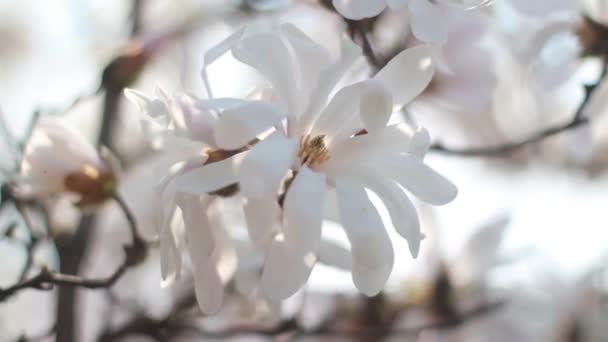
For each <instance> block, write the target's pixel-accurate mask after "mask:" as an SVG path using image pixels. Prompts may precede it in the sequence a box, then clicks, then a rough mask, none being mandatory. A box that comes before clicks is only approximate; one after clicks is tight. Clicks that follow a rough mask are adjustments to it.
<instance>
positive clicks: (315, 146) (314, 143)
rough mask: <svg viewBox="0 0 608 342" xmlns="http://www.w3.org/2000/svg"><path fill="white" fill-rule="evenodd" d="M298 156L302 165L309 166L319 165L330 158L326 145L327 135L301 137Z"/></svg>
mask: <svg viewBox="0 0 608 342" xmlns="http://www.w3.org/2000/svg"><path fill="white" fill-rule="evenodd" d="M298 158H299V159H300V162H301V163H302V165H308V166H309V167H311V168H312V167H314V166H318V165H319V164H321V163H323V162H324V161H326V160H328V159H329V150H328V149H327V145H325V135H323V134H322V135H317V136H314V137H312V136H310V135H305V136H303V137H301V138H300V150H299V151H298Z"/></svg>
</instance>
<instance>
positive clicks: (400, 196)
mask: <svg viewBox="0 0 608 342" xmlns="http://www.w3.org/2000/svg"><path fill="white" fill-rule="evenodd" d="M361 181H362V183H363V185H364V186H365V187H366V188H368V189H370V190H371V191H373V192H374V193H376V195H378V197H380V199H381V200H382V203H383V204H384V206H385V207H386V209H387V210H388V213H389V215H390V218H391V222H392V223H393V226H394V227H395V230H397V233H399V235H401V236H402V237H403V238H404V239H406V240H407V242H408V245H409V247H410V253H411V254H412V257H414V258H416V257H417V256H418V252H419V251H420V241H422V238H423V235H422V233H421V232H420V221H419V220H418V213H417V212H416V208H415V207H414V205H413V204H412V201H411V200H410V199H409V198H408V197H407V195H406V194H405V192H404V191H403V189H402V188H401V186H399V184H397V183H396V182H395V181H394V180H392V179H388V178H386V177H382V175H381V174H379V173H377V172H374V171H371V172H369V173H368V174H366V175H365V176H364V177H362V178H361Z"/></svg>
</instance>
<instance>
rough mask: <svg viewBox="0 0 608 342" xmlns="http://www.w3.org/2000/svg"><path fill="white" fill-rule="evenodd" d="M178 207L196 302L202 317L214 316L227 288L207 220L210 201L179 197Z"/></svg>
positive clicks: (192, 197) (184, 196)
mask: <svg viewBox="0 0 608 342" xmlns="http://www.w3.org/2000/svg"><path fill="white" fill-rule="evenodd" d="M177 203H178V205H179V206H180V208H181V210H182V215H183V218H184V225H185V228H186V245H187V248H188V253H189V255H190V260H191V261H192V271H193V276H194V290H195V294H196V300H197V302H198V304H199V306H200V308H201V310H202V311H203V313H207V314H211V313H215V312H217V311H219V309H220V307H221V305H222V300H223V296H224V288H223V285H222V280H221V279H220V276H219V273H218V272H217V268H216V266H215V262H214V260H213V258H212V254H213V250H214V249H215V240H214V237H213V233H212V232H211V227H210V223H209V219H208V216H207V209H208V206H209V199H207V198H206V199H203V202H202V203H201V199H200V198H199V197H196V196H186V195H180V196H178V199H177Z"/></svg>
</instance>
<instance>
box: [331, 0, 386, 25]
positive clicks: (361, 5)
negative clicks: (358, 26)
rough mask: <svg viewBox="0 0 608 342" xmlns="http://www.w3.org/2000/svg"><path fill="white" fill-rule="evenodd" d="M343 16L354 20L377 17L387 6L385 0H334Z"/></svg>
mask: <svg viewBox="0 0 608 342" xmlns="http://www.w3.org/2000/svg"><path fill="white" fill-rule="evenodd" d="M332 3H333V5H334V7H335V8H336V10H337V11H338V13H340V14H341V15H342V16H344V17H345V18H348V19H352V20H359V19H363V18H370V17H375V16H377V15H378V14H380V12H382V10H384V8H385V7H386V3H385V0H333V2H332Z"/></svg>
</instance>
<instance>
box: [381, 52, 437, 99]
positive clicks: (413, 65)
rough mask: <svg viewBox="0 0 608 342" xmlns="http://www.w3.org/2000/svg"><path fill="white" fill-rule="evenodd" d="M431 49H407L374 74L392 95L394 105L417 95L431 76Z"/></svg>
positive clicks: (427, 83) (426, 84) (429, 80)
mask: <svg viewBox="0 0 608 342" xmlns="http://www.w3.org/2000/svg"><path fill="white" fill-rule="evenodd" d="M431 52H432V51H431V49H430V48H429V47H425V46H419V47H414V48H410V49H407V50H405V51H403V52H401V53H400V54H398V55H397V56H395V57H394V58H393V59H391V60H390V62H388V64H387V65H386V66H385V67H384V68H382V70H380V71H379V72H378V74H377V75H376V76H375V78H376V79H377V80H379V81H381V82H382V83H383V84H384V86H385V87H387V89H388V90H389V91H390V92H391V94H392V95H393V102H394V105H395V106H397V107H400V106H403V105H404V104H407V103H409V102H411V101H412V100H413V99H414V98H415V97H416V96H418V95H419V94H420V93H421V92H422V91H423V90H424V89H425V88H426V87H427V86H428V85H429V83H430V82H431V79H432V78H433V65H432V62H431Z"/></svg>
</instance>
